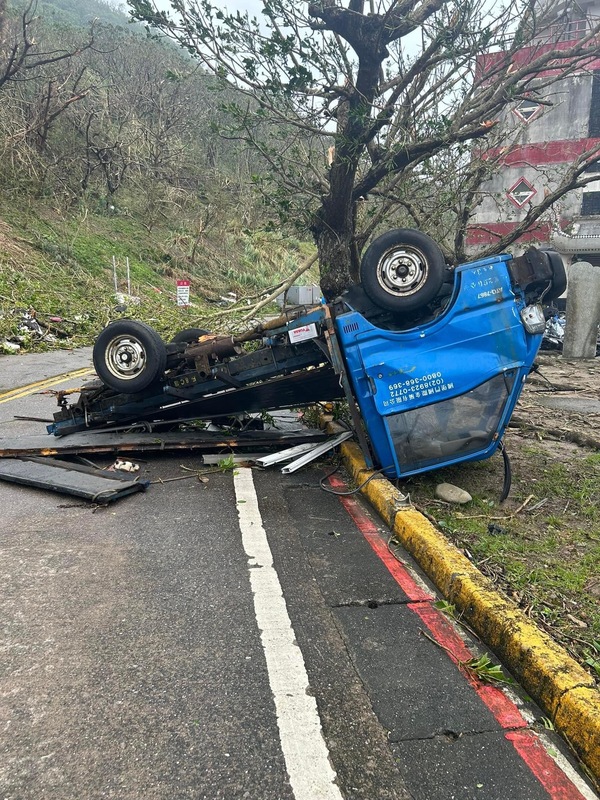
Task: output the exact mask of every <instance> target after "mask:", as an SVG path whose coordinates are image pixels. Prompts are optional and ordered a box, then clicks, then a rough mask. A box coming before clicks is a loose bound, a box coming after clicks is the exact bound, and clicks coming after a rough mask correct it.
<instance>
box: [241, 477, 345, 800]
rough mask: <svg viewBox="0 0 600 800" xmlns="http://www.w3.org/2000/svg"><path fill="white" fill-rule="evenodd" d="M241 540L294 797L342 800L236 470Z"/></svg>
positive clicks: (254, 505)
mask: <svg viewBox="0 0 600 800" xmlns="http://www.w3.org/2000/svg"><path fill="white" fill-rule="evenodd" d="M234 486H235V493H236V498H237V502H238V514H239V519H240V530H241V532H242V544H243V546H244V550H245V551H246V554H247V556H248V566H249V573H250V585H251V587H252V591H253V593H254V613H255V614H256V621H257V623H258V628H259V630H260V638H261V642H262V646H263V649H264V652H265V657H266V661H267V672H268V674H269V683H270V685H271V690H272V692H273V697H274V700H275V710H276V713H277V725H278V727H279V738H280V741H281V749H282V752H283V757H284V759H285V764H286V767H287V771H288V776H289V779H290V785H291V787H292V791H293V793H294V797H295V798H296V800H342V795H341V793H340V790H339V788H338V786H337V785H336V784H335V783H334V781H335V780H336V773H335V772H334V770H333V769H332V767H331V764H330V762H329V753H328V751H327V745H326V744H325V739H324V737H323V731H322V729H321V720H320V718H319V712H318V710H317V704H316V701H315V698H314V697H312V696H311V695H310V694H309V681H308V675H307V673H306V666H305V664H304V658H303V656H302V652H301V651H300V648H299V647H298V644H297V642H296V637H295V634H294V630H293V628H292V623H291V621H290V618H289V615H288V611H287V606H286V603H285V599H284V597H283V592H282V590H281V584H280V582H279V577H278V575H277V572H276V571H275V568H274V566H273V555H272V553H271V548H270V547H269V543H268V541H267V536H266V533H265V529H264V527H263V523H262V518H261V516H260V511H259V508H258V498H257V497H256V491H255V488H254V481H253V479H252V470H250V469H244V468H241V469H239V470H237V474H234Z"/></svg>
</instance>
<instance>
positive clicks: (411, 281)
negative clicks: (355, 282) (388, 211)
mask: <svg viewBox="0 0 600 800" xmlns="http://www.w3.org/2000/svg"><path fill="white" fill-rule="evenodd" d="M445 270H446V263H445V260H444V255H443V253H442V251H441V250H440V248H439V246H438V245H437V244H436V242H434V240H433V239H432V238H431V237H430V236H427V234H425V233H421V231H416V230H412V229H411V228H396V229H395V230H391V231H388V232H387V233H384V234H383V236H379V237H377V239H375V241H373V242H371V244H370V245H369V247H368V248H367V250H366V252H365V254H364V256H363V258H362V262H361V265H360V280H361V283H362V286H363V289H364V290H365V292H366V294H367V296H368V297H369V299H370V300H371V301H372V302H373V303H375V304H376V305H378V306H379V307H380V308H384V309H386V310H387V311H392V312H394V313H396V314H401V313H404V312H407V311H416V310H417V309H419V308H422V307H423V306H426V305H427V303H429V302H431V300H433V298H434V297H435V296H436V294H437V293H438V292H439V291H440V289H441V287H442V284H443V282H444V275H445Z"/></svg>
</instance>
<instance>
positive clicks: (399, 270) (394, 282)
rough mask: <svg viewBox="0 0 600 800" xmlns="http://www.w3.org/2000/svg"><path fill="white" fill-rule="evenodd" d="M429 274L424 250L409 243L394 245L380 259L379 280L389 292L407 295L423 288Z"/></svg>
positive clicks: (378, 266)
mask: <svg viewBox="0 0 600 800" xmlns="http://www.w3.org/2000/svg"><path fill="white" fill-rule="evenodd" d="M428 275H429V264H428V262H427V259H426V258H425V256H424V255H423V252H422V251H421V250H419V249H418V248H416V247H410V246H409V245H401V246H398V245H396V246H394V247H392V248H390V249H389V250H388V251H387V252H385V253H384V254H383V256H382V257H381V258H380V259H379V263H378V264H377V280H378V282H379V285H380V286H381V287H382V288H383V289H385V291H386V292H388V293H389V294H393V295H396V296H402V297H406V296H408V295H411V294H414V293H415V292H418V291H419V289H421V288H422V287H423V286H424V284H425V282H426V281H427V277H428Z"/></svg>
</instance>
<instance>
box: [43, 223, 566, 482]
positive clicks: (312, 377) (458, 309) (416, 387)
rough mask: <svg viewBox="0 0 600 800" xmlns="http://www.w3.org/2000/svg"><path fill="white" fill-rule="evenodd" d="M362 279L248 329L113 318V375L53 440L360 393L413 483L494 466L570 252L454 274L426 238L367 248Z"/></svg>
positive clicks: (359, 410) (56, 427)
mask: <svg viewBox="0 0 600 800" xmlns="http://www.w3.org/2000/svg"><path fill="white" fill-rule="evenodd" d="M360 277H361V282H360V284H356V285H355V286H352V287H351V288H350V289H349V290H348V291H347V292H345V293H344V294H343V295H342V296H341V297H339V298H337V299H336V300H335V302H333V303H328V304H325V303H324V304H322V305H319V306H316V307H313V308H299V309H294V310H292V311H290V312H288V313H285V314H283V315H281V316H279V317H278V318H276V319H272V320H269V321H268V322H266V323H264V324H262V325H259V326H257V327H255V328H253V329H252V330H249V331H246V332H245V333H243V334H240V335H238V336H222V335H217V334H213V333H210V332H208V331H205V330H201V329H194V328H192V329H187V330H184V331H181V332H180V333H178V334H177V336H175V338H174V339H173V341H171V342H169V343H166V342H164V341H163V340H162V338H161V337H160V335H159V334H158V333H157V332H156V331H155V330H154V329H153V328H151V327H150V326H148V325H146V324H144V323H141V322H138V321H135V320H129V319H120V320H117V321H115V322H112V323H110V324H109V325H108V326H107V327H106V328H105V329H104V330H103V331H102V332H101V333H100V335H99V336H98V338H97V340H96V342H95V345H94V350H93V358H94V366H95V369H96V373H97V376H98V379H97V380H95V381H92V382H91V383H89V384H87V385H86V386H84V387H83V388H82V390H81V392H80V395H79V397H78V399H77V400H76V402H74V403H70V402H69V396H68V395H67V394H59V410H58V412H57V413H55V415H54V422H53V423H52V425H50V426H49V427H48V430H49V432H50V433H53V434H55V435H57V436H63V435H66V434H69V433H71V432H74V431H82V430H87V429H102V430H110V429H114V428H117V429H119V428H122V427H123V426H126V425H130V424H144V425H145V426H146V427H147V429H148V430H152V426H154V425H160V426H165V425H171V424H172V425H177V424H180V423H181V422H182V421H189V420H194V419H205V420H216V419H219V418H223V417H230V416H232V415H238V414H241V413H251V412H257V411H269V410H273V409H277V408H287V407H290V406H292V407H296V406H302V405H308V404H312V403H315V402H318V401H324V400H334V399H337V398H346V399H347V400H348V403H349V405H350V410H351V414H352V419H353V424H354V428H355V431H356V434H357V436H358V439H359V442H360V444H361V447H362V449H363V452H364V455H365V458H366V459H367V462H368V464H369V466H376V467H378V468H379V469H381V470H382V471H383V472H384V473H385V474H386V475H388V476H389V477H392V478H400V477H404V476H408V475H412V474H416V473H419V472H424V471H427V470H432V469H436V468H438V467H443V466H447V465H450V464H454V463H457V462H461V461H473V460H480V459H485V458H488V457H490V456H491V455H492V454H493V453H494V452H495V451H496V449H497V448H498V447H499V446H500V445H501V441H502V436H503V434H504V431H505V428H506V426H507V424H508V421H509V419H510V416H511V414H512V412H513V409H514V407H515V404H516V402H517V400H518V398H519V394H520V392H521V389H522V386H523V383H524V381H525V379H526V377H527V375H528V373H529V372H530V370H531V368H532V365H533V362H534V358H535V355H536V353H537V351H538V348H539V346H540V342H541V339H542V334H543V331H544V328H545V319H544V309H543V306H544V304H546V303H549V302H550V301H551V300H553V299H555V298H557V297H559V296H560V295H561V294H562V293H563V292H564V290H565V288H566V276H565V270H564V267H563V263H562V259H561V258H560V256H559V255H558V254H557V253H555V252H552V251H544V250H540V249H535V248H531V249H529V250H527V251H526V252H525V253H524V254H523V255H521V256H518V257H513V256H511V255H508V254H503V255H497V256H493V257H490V258H485V259H481V260H478V261H473V262H471V263H467V264H462V265H460V266H458V267H456V268H451V267H449V266H448V265H447V264H446V262H445V260H444V257H443V255H442V252H441V250H440V248H439V247H438V246H437V244H436V243H435V242H434V241H433V240H432V239H430V238H429V237H428V236H426V235H425V234H423V233H421V232H419V231H415V230H411V229H396V230H392V231H389V232H387V233H385V234H383V235H382V236H380V237H379V238H377V239H375V241H374V242H373V243H372V244H371V245H370V246H369V248H368V249H367V250H366V252H365V254H364V257H363V259H362V263H361V273H360Z"/></svg>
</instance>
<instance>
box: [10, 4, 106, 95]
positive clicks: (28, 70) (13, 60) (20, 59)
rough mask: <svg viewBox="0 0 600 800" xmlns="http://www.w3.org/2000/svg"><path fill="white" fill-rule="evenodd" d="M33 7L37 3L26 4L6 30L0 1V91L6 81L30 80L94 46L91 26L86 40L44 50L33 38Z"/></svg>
mask: <svg viewBox="0 0 600 800" xmlns="http://www.w3.org/2000/svg"><path fill="white" fill-rule="evenodd" d="M37 6H38V0H29V2H28V3H27V6H26V7H25V9H24V11H23V12H22V14H21V15H20V16H19V17H17V18H16V19H15V21H14V24H13V25H12V26H10V27H11V29H9V24H8V20H7V15H6V0H0V90H2V88H3V87H4V86H5V85H6V84H7V83H9V82H10V81H16V80H21V81H23V80H27V79H28V78H31V77H33V75H34V74H35V73H39V70H40V68H42V67H49V66H51V65H54V64H58V63H59V62H61V61H66V60H70V59H71V58H73V56H75V55H78V54H79V53H81V52H83V51H84V50H87V49H88V48H90V47H92V45H93V43H94V27H93V25H92V27H91V29H90V32H89V35H88V37H87V38H86V39H85V40H84V41H82V42H81V43H80V44H77V45H76V46H75V47H58V48H51V49H48V50H46V49H44V47H43V46H41V45H40V43H39V42H38V41H37V40H36V38H35V36H34V28H35V24H36V22H37V16H36V14H37Z"/></svg>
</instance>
